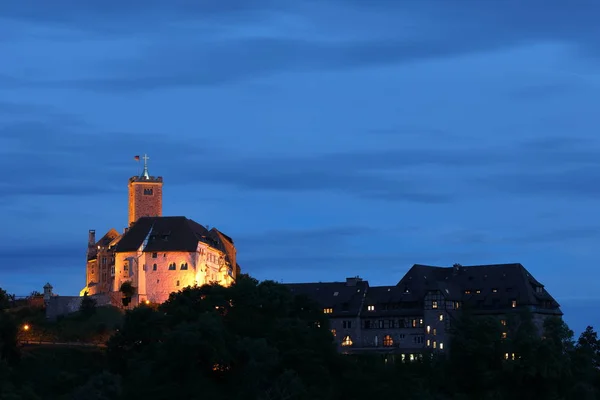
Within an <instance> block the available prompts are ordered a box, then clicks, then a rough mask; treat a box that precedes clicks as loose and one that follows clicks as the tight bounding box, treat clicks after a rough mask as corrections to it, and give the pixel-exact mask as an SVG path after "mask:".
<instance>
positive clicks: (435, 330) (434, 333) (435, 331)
mask: <svg viewBox="0 0 600 400" xmlns="http://www.w3.org/2000/svg"><path fill="white" fill-rule="evenodd" d="M435 335H437V328H433V336H435Z"/></svg>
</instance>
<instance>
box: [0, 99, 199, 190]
mask: <svg viewBox="0 0 600 400" xmlns="http://www.w3.org/2000/svg"><path fill="white" fill-rule="evenodd" d="M0 108H2V107H1V105H0ZM7 108H9V109H12V110H13V111H19V113H20V114H22V116H23V118H22V119H21V120H20V121H18V122H9V123H4V124H2V123H0V155H1V156H2V157H1V158H0V170H2V171H10V173H5V174H2V175H0V198H4V199H6V200H8V199H15V198H17V197H20V196H26V195H40V196H56V195H65V196H98V195H99V194H106V193H117V192H122V181H123V176H124V174H125V175H126V174H132V175H133V174H135V173H136V172H137V171H139V170H140V164H139V163H135V161H134V160H133V156H134V155H136V154H139V152H140V150H148V151H149V152H151V151H152V150H155V151H156V153H159V152H160V153H161V154H162V156H163V157H165V158H166V159H169V158H170V157H173V156H174V155H177V154H180V153H181V150H182V149H184V148H186V149H188V150H190V149H191V150H193V151H194V153H195V154H200V155H201V154H203V153H204V152H205V151H208V150H207V149H206V147H205V146H204V147H202V148H200V147H199V146H195V145H193V144H190V143H187V142H186V141H185V140H183V139H181V140H178V139H170V140H169V141H168V142H165V140H164V135H161V134H150V133H145V134H141V133H137V132H136V133H131V132H102V131H100V132H99V131H98V130H97V129H94V127H92V126H90V125H88V124H86V123H85V122H84V121H81V120H79V119H77V118H75V117H73V116H69V115H67V114H52V109H51V108H49V109H48V110H46V109H44V108H43V107H42V108H38V107H37V106H33V105H32V106H28V105H23V104H21V105H9V106H8V107H7ZM29 111H31V113H30V112H29ZM48 115H50V117H48V118H46V117H47V116H48ZM36 120H37V121H36ZM34 121H35V122H34ZM142 144H143V145H142ZM140 147H142V148H140Z"/></svg>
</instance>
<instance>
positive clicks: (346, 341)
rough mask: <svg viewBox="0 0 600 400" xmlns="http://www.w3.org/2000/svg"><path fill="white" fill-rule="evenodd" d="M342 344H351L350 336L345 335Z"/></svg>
mask: <svg viewBox="0 0 600 400" xmlns="http://www.w3.org/2000/svg"><path fill="white" fill-rule="evenodd" d="M342 346H352V338H350V336H345V337H344V340H342Z"/></svg>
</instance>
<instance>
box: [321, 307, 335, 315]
mask: <svg viewBox="0 0 600 400" xmlns="http://www.w3.org/2000/svg"><path fill="white" fill-rule="evenodd" d="M323 314H333V308H324V309H323Z"/></svg>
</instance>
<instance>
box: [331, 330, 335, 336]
mask: <svg viewBox="0 0 600 400" xmlns="http://www.w3.org/2000/svg"><path fill="white" fill-rule="evenodd" d="M331 334H332V335H333V337H335V329H332V330H331Z"/></svg>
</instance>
